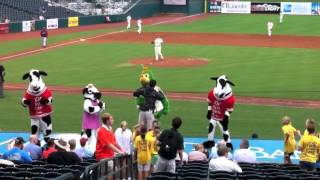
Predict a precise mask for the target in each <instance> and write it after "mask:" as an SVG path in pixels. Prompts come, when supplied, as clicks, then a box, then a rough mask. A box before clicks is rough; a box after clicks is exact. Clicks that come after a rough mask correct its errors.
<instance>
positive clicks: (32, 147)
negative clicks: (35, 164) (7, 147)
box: [23, 135, 42, 160]
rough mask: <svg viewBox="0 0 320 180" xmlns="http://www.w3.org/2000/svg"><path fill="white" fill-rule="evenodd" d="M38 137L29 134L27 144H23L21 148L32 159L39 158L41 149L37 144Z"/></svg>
mask: <svg viewBox="0 0 320 180" xmlns="http://www.w3.org/2000/svg"><path fill="white" fill-rule="evenodd" d="M38 142H39V141H38V138H37V136H35V135H31V136H30V137H29V144H27V145H25V146H24V148H23V150H25V151H26V152H28V153H29V154H30V156H31V158H32V160H39V159H41V154H42V149H41V147H40V146H39V145H38Z"/></svg>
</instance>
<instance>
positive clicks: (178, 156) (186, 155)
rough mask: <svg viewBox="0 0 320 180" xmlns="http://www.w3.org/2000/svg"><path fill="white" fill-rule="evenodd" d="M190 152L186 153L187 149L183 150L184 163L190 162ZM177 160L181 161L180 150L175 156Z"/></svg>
mask: <svg viewBox="0 0 320 180" xmlns="http://www.w3.org/2000/svg"><path fill="white" fill-rule="evenodd" d="M188 159H189V157H188V153H186V152H185V151H182V164H187V163H188ZM175 160H176V161H179V162H180V161H181V159H180V155H179V152H178V153H177V154H176V158H175Z"/></svg>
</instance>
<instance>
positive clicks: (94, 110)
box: [81, 84, 106, 146]
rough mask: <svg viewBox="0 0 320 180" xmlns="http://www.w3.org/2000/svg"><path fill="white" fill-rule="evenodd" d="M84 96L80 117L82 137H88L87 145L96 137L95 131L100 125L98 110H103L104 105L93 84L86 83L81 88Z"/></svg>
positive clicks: (99, 93)
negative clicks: (81, 116)
mask: <svg viewBox="0 0 320 180" xmlns="http://www.w3.org/2000/svg"><path fill="white" fill-rule="evenodd" d="M82 94H83V97H84V102H83V110H84V111H83V118H82V131H81V137H82V138H86V139H87V138H89V141H88V144H89V146H93V145H92V143H93V141H95V138H96V131H97V129H98V128H99V127H100V112H102V111H103V110H105V108H106V105H105V103H104V102H103V101H102V100H101V96H102V95H101V92H100V91H99V90H98V89H97V88H96V87H95V86H94V85H93V84H88V85H87V86H86V87H85V88H83V90H82Z"/></svg>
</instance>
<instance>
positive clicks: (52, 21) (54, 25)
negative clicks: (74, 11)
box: [47, 18, 59, 29]
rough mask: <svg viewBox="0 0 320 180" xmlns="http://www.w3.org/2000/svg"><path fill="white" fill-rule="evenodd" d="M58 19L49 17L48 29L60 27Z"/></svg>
mask: <svg viewBox="0 0 320 180" xmlns="http://www.w3.org/2000/svg"><path fill="white" fill-rule="evenodd" d="M58 24H59V23H58V19H57V18H55V19H47V29H58V26H59V25H58Z"/></svg>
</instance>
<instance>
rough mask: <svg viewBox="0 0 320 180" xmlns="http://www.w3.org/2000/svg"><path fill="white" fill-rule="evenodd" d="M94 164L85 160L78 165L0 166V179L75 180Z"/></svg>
mask: <svg viewBox="0 0 320 180" xmlns="http://www.w3.org/2000/svg"><path fill="white" fill-rule="evenodd" d="M95 163H96V160H95V159H86V160H84V161H83V162H81V163H80V164H79V165H56V164H47V163H46V162H45V161H34V162H32V164H17V165H16V166H14V167H11V166H7V165H0V179H8V180H10V179H16V180H19V179H34V180H47V179H56V180H77V179H82V177H83V175H84V172H85V169H86V168H87V167H88V166H90V165H92V164H95Z"/></svg>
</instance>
